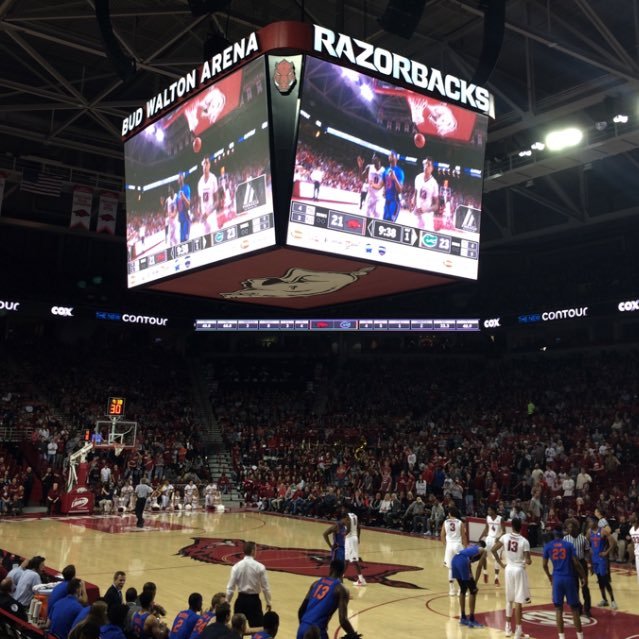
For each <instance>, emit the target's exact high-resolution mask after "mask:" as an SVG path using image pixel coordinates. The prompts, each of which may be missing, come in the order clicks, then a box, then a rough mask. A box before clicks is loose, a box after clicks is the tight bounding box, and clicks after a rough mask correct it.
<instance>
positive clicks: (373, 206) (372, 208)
mask: <svg viewBox="0 0 639 639" xmlns="http://www.w3.org/2000/svg"><path fill="white" fill-rule="evenodd" d="M379 201H380V197H379V195H378V194H377V192H376V193H375V195H373V194H372V193H370V192H369V193H368V200H367V204H366V214H367V215H370V216H376V215H377V208H378V206H379Z"/></svg>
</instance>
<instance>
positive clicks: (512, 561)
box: [492, 517, 532, 639]
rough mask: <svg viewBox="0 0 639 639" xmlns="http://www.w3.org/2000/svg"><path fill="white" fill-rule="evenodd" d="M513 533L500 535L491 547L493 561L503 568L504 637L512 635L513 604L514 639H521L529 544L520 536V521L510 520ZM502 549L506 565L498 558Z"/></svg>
mask: <svg viewBox="0 0 639 639" xmlns="http://www.w3.org/2000/svg"><path fill="white" fill-rule="evenodd" d="M512 527H513V531H512V532H509V533H506V534H505V535H502V537H501V539H499V540H498V541H496V542H495V544H494V545H493V549H492V553H493V557H494V558H495V561H496V562H497V563H498V564H499V565H500V566H501V567H502V568H505V573H504V581H505V585H506V636H507V637H510V636H511V635H512V616H513V604H514V607H515V624H516V627H515V639H521V637H522V636H523V632H522V629H521V606H522V604H525V603H530V588H529V587H528V574H527V573H526V566H527V565H528V566H530V564H531V563H532V562H531V559H530V544H529V543H528V540H527V539H526V538H525V537H522V536H521V534H520V533H521V519H518V518H517V517H515V518H514V519H513V520H512ZM502 548H503V556H504V557H505V559H506V564H505V565H504V563H503V562H502V560H501V559H500V557H499V551H500V550H501V549H502Z"/></svg>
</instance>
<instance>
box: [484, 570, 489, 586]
mask: <svg viewBox="0 0 639 639" xmlns="http://www.w3.org/2000/svg"><path fill="white" fill-rule="evenodd" d="M484 583H485V584H487V583H488V573H487V572H485V573H484Z"/></svg>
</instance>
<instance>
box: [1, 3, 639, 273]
mask: <svg viewBox="0 0 639 639" xmlns="http://www.w3.org/2000/svg"><path fill="white" fill-rule="evenodd" d="M110 4H111V17H112V24H113V30H114V33H115V35H116V37H117V39H118V41H119V43H120V45H121V47H122V49H123V50H124V51H125V52H126V53H127V55H129V56H131V57H133V58H134V59H135V61H136V66H137V72H136V73H135V75H134V77H133V78H132V79H130V80H128V81H126V82H124V81H122V80H121V79H120V78H119V77H118V75H117V74H116V72H115V71H114V69H113V66H112V64H111V62H110V61H109V59H108V58H107V56H106V54H105V52H104V48H103V44H102V40H101V37H100V32H99V29H98V25H97V21H96V17H95V6H94V2H93V0H70V1H67V2H65V1H60V2H50V0H20V1H19V2H18V1H17V0H0V51H1V55H2V73H1V74H0V135H1V136H2V155H0V171H3V172H4V173H5V174H6V175H7V176H8V177H7V185H6V188H5V201H4V206H3V214H2V217H1V218H0V223H1V226H0V229H1V230H2V235H4V240H2V245H3V247H4V250H3V253H4V257H3V263H4V264H5V269H4V271H5V276H4V277H5V279H6V277H7V276H6V272H7V268H6V267H7V266H8V267H9V268H11V264H15V262H16V261H17V262H19V261H20V260H23V259H24V256H25V255H26V254H29V253H30V252H31V251H32V250H33V244H34V237H35V235H34V234H36V233H39V235H42V234H43V233H44V234H45V235H46V234H47V233H49V232H51V231H53V232H54V233H55V234H56V235H57V236H58V238H59V239H58V240H57V241H56V244H57V248H56V250H57V252H58V254H57V255H56V254H55V253H53V254H52V257H53V258H54V259H56V261H57V262H58V266H60V265H61V266H62V271H63V273H62V276H64V271H65V269H67V270H72V269H73V268H74V267H73V264H79V265H78V268H79V269H80V270H82V269H84V270H87V273H88V272H89V271H92V270H95V269H96V268H98V266H97V264H99V262H100V261H103V262H104V261H110V258H109V255H111V253H110V251H111V250H112V249H110V248H108V247H104V246H101V245H103V244H111V245H114V246H115V245H117V246H118V247H123V243H124V238H123V237H122V236H120V237H117V238H115V239H114V240H105V239H101V238H99V237H95V238H94V239H93V242H92V244H91V246H90V247H89V248H87V247H85V246H84V245H83V246H82V250H81V253H82V255H78V254H77V253H78V251H75V255H73V253H74V248H73V247H74V246H75V245H74V241H75V240H74V238H71V239H69V238H68V237H65V236H68V235H69V232H68V231H67V229H66V228H65V227H66V224H67V222H68V210H67V211H62V210H60V211H56V210H55V208H54V207H53V208H52V210H50V211H46V212H43V211H39V212H38V211H37V209H38V206H35V207H34V206H31V203H28V206H27V205H26V204H25V200H24V199H23V197H22V195H21V193H20V189H19V181H20V175H21V173H22V167H24V166H34V165H37V166H40V165H50V166H54V167H57V168H58V169H59V171H60V172H62V173H63V174H64V175H65V176H66V178H65V184H67V185H68V188H69V189H70V188H71V184H74V183H86V184H89V185H91V186H95V187H98V188H100V187H102V188H115V189H118V190H121V188H122V182H123V158H122V151H123V147H122V142H121V137H120V130H121V121H122V118H123V117H124V116H126V115H127V114H128V113H130V112H131V111H132V110H133V109H134V108H136V107H138V106H140V105H141V104H142V103H143V101H144V100H145V99H146V98H147V97H149V96H150V95H153V94H155V93H157V92H158V90H160V89H162V88H163V87H164V86H166V85H168V84H170V82H171V81H173V80H174V79H176V78H178V77H179V76H180V75H182V74H183V73H185V72H187V71H188V70H190V69H192V68H193V67H195V66H197V65H198V64H199V63H200V62H201V61H202V48H203V43H204V41H205V39H206V37H207V35H208V34H209V33H210V32H211V30H215V31H218V32H221V33H223V34H224V35H225V36H226V38H227V39H228V40H231V41H233V40H237V39H239V38H241V37H242V36H245V35H247V34H248V33H250V32H252V31H254V30H256V29H258V28H260V27H262V26H264V25H266V24H268V23H270V22H273V21H278V20H291V19H294V20H296V19H304V20H305V21H307V22H313V23H316V24H319V25H323V26H327V27H329V28H333V29H335V30H340V31H344V32H345V33H348V34H350V35H353V36H356V37H359V38H363V39H366V40H367V41H369V42H371V43H374V44H375V45H377V46H381V47H384V48H386V49H389V50H391V51H398V52H400V53H403V54H404V55H406V56H408V57H410V58H413V59H415V60H418V61H421V62H424V63H426V64H429V65H431V66H437V67H439V68H440V69H442V70H445V71H449V72H451V73H453V74H455V75H458V76H461V77H472V76H473V74H474V72H475V70H476V68H477V66H478V61H479V59H480V56H481V51H482V44H483V38H484V35H483V31H484V11H483V7H484V5H485V4H486V3H485V2H483V1H482V0H427V2H426V7H425V10H424V12H423V15H422V17H421V19H420V20H419V23H418V24H417V27H416V29H415V33H414V35H413V36H412V37H411V38H410V39H404V38H402V37H400V36H397V35H392V34H390V33H388V32H387V31H385V30H384V29H383V28H382V27H381V26H380V24H379V22H378V17H379V16H381V15H382V14H383V13H384V10H385V8H386V6H387V4H388V1H387V0H366V1H365V0H306V1H305V2H303V1H302V0H233V1H232V2H231V3H230V9H229V10H228V11H223V12H217V13H214V14H213V15H212V16H208V15H204V16H197V17H194V16H193V14H192V12H191V10H190V7H189V4H188V2H187V0H111V3H110ZM638 40H639V2H638V0H606V1H604V0H594V1H593V0H552V2H551V1H550V0H546V1H542V0H508V1H507V2H506V22H505V33H504V39H503V46H502V48H501V53H500V55H499V59H498V62H497V65H496V68H495V70H494V71H493V73H492V75H491V76H490V80H489V82H488V83H487V86H488V88H489V89H490V90H491V91H492V92H493V94H494V96H495V98H496V117H495V119H494V120H493V121H492V122H491V123H490V126H489V135H488V144H487V155H486V176H487V177H486V181H485V199H484V212H485V214H484V217H483V220H482V244H483V247H482V248H483V250H484V251H485V253H484V255H490V251H491V250H503V249H504V248H506V249H507V250H508V249H510V248H513V247H517V246H520V245H521V243H522V242H526V241H529V240H532V239H535V238H543V239H544V241H547V240H548V239H549V238H550V239H551V240H552V238H556V237H561V236H562V233H563V232H568V233H571V234H573V236H575V237H576V235H577V234H578V232H582V231H585V230H587V229H589V228H596V229H600V228H603V227H602V225H605V226H606V228H611V224H610V223H611V222H615V223H616V222H618V221H622V222H623V221H624V220H626V221H627V220H629V219H631V218H632V216H634V215H635V213H636V210H637V189H636V186H635V184H636V174H637V171H638V170H639V151H638V150H637V146H638V144H639V127H638V126H637V124H636V123H637V120H638V117H639V110H638V106H637V88H638V87H639V50H638ZM336 106H338V107H339V104H336ZM618 114H626V115H628V116H629V121H628V122H627V123H615V122H613V118H614V116H616V115H618ZM563 124H571V125H578V126H580V127H582V128H583V130H584V132H585V136H586V138H585V142H584V143H583V144H582V145H580V146H579V147H576V148H574V149H572V150H570V151H565V152H561V153H557V154H552V153H550V152H547V151H543V152H533V154H532V155H527V156H523V157H522V156H520V155H519V153H520V151H527V150H530V147H531V145H532V144H533V143H535V142H537V141H539V140H542V139H543V137H544V135H545V134H546V132H547V131H548V130H549V129H550V128H552V127H557V126H561V125H563ZM40 208H42V207H40ZM28 209H30V210H28ZM49 235H51V233H49ZM122 235H123V234H122ZM9 243H10V246H7V244H9ZM35 243H36V244H37V245H38V247H41V248H42V251H43V252H44V253H45V254H46V255H47V259H48V260H49V261H50V258H51V256H49V254H48V252H47V251H48V250H50V249H46V250H45V249H44V245H45V244H46V240H43V239H41V238H38V239H37V240H35ZM63 251H64V252H65V256H64V257H62V256H60V254H59V253H60V252H63ZM69 252H70V253H71V254H72V257H73V258H76V259H77V260H80V261H81V263H78V262H74V263H73V264H67V263H66V262H67V261H68V260H70V259H72V257H66V254H67V253H69ZM123 255H124V249H123V248H122V260H123V259H124V258H123ZM12 260H13V261H12ZM96 263H97V264H96ZM113 268H114V269H115V268H116V267H113ZM117 268H119V269H120V270H119V271H117V273H123V270H124V263H123V262H122V264H119V265H118V266H117ZM115 272H116V271H115V270H114V273H115ZM123 280H124V278H123V276H122V280H120V282H119V284H120V285H122V283H123Z"/></svg>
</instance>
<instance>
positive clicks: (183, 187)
mask: <svg viewBox="0 0 639 639" xmlns="http://www.w3.org/2000/svg"><path fill="white" fill-rule="evenodd" d="M176 204H177V210H178V221H179V222H180V242H186V241H187V240H188V239H189V231H190V230H191V187H190V186H189V185H188V184H186V183H185V182H184V173H180V174H179V175H178V192H177V198H176Z"/></svg>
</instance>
